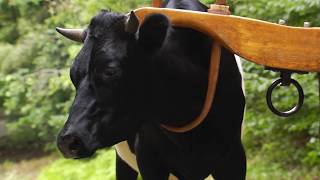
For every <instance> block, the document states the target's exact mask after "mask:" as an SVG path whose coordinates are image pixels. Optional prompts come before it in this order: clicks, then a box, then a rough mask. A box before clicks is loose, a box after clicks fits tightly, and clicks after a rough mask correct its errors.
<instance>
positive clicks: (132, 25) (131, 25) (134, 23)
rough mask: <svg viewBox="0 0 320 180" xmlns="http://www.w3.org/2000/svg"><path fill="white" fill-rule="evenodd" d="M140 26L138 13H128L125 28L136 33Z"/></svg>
mask: <svg viewBox="0 0 320 180" xmlns="http://www.w3.org/2000/svg"><path fill="white" fill-rule="evenodd" d="M138 28H139V20H138V18H137V16H136V14H135V13H134V12H133V11H131V13H130V15H128V19H127V21H126V24H125V30H126V32H128V33H132V34H134V33H136V32H137V31H138Z"/></svg>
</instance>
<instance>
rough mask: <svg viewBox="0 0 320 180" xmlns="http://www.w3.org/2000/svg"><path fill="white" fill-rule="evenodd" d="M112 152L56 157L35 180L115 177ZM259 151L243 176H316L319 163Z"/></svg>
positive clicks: (282, 179)
mask: <svg viewBox="0 0 320 180" xmlns="http://www.w3.org/2000/svg"><path fill="white" fill-rule="evenodd" d="M114 157H115V153H114V151H113V150H109V151H108V150H103V151H99V152H98V155H96V156H95V157H94V158H92V159H87V160H66V159H59V160H57V161H55V162H54V163H53V164H51V165H49V166H48V167H47V168H45V169H44V170H43V171H42V173H41V174H40V176H39V178H38V179H39V180H78V179H86V180H100V179H101V180H102V179H103V180H115V177H114V176H115V164H114V162H115V160H114ZM265 159H266V158H264V157H263V155H257V156H254V157H251V158H249V159H248V172H247V180H270V179H272V180H320V171H319V169H318V168H319V167H315V168H313V169H310V168H306V167H299V166H297V167H293V168H292V167H291V168H285V167H283V166H281V165H279V164H276V163H272V162H268V161H266V160H265Z"/></svg>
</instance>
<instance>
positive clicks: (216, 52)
mask: <svg viewBox="0 0 320 180" xmlns="http://www.w3.org/2000/svg"><path fill="white" fill-rule="evenodd" d="M220 57H221V46H220V44H219V43H218V42H214V44H213V46H212V53H211V62H210V68H209V75H208V76H209V77H208V90H207V95H206V99H205V103H204V106H203V108H202V111H201V113H200V115H199V116H198V117H197V118H195V119H194V120H193V121H192V122H191V123H189V124H187V125H185V126H182V127H173V126H167V125H164V124H162V125H161V126H162V127H163V128H165V129H166V130H168V131H171V132H175V133H184V132H187V131H190V130H192V129H194V128H196V127H197V126H199V125H200V124H201V123H202V122H203V120H204V119H205V118H206V116H207V115H208V113H209V111H210V109H211V105H212V101H213V98H214V95H215V92H216V85H217V80H218V74H219V67H220Z"/></svg>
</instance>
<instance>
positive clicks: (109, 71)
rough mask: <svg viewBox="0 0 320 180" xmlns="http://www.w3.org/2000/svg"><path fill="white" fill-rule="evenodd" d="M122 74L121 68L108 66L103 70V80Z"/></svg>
mask: <svg viewBox="0 0 320 180" xmlns="http://www.w3.org/2000/svg"><path fill="white" fill-rule="evenodd" d="M120 75H121V70H120V68H116V67H108V68H106V69H104V70H103V72H102V79H103V80H111V79H116V78H117V77H120Z"/></svg>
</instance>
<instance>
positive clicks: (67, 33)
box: [56, 27, 86, 43]
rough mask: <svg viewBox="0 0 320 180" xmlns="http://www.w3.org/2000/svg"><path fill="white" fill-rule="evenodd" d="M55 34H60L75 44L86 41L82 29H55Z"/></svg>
mask: <svg viewBox="0 0 320 180" xmlns="http://www.w3.org/2000/svg"><path fill="white" fill-rule="evenodd" d="M56 30H57V32H59V33H60V34H62V35H63V36H64V37H66V38H68V39H71V40H73V41H77V42H81V43H82V42H84V40H85V39H86V33H85V31H84V30H83V29H64V28H59V27H56Z"/></svg>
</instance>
